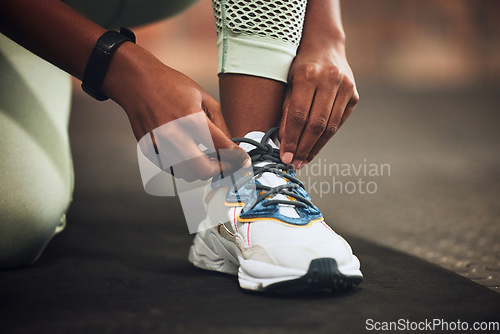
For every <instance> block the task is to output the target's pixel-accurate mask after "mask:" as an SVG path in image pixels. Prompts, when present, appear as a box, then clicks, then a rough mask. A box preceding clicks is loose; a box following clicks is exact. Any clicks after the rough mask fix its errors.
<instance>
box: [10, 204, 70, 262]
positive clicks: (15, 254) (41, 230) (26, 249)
mask: <svg viewBox="0 0 500 334" xmlns="http://www.w3.org/2000/svg"><path fill="white" fill-rule="evenodd" d="M8 209H9V208H8ZM10 209H11V208H10ZM0 210H1V211H0V212H1V213H2V214H1V215H0V216H1V221H0V269H10V268H20V267H24V266H28V265H30V264H33V263H34V262H35V261H36V260H37V259H38V258H39V257H40V255H41V254H42V252H43V250H44V249H45V247H46V246H47V244H48V243H49V241H50V240H51V239H52V237H53V236H54V235H55V234H57V233H58V232H60V231H61V230H62V229H64V226H65V224H66V220H65V214H64V212H63V211H62V210H57V211H54V212H47V210H44V211H45V212H39V211H38V210H36V208H31V209H26V210H24V212H23V213H22V214H20V213H19V212H17V213H16V212H12V211H15V210H5V208H0ZM13 213H15V214H13Z"/></svg>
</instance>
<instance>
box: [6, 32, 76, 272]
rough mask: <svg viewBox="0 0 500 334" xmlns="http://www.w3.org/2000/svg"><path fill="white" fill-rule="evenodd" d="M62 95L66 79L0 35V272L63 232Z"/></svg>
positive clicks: (66, 151) (66, 157)
mask: <svg viewBox="0 0 500 334" xmlns="http://www.w3.org/2000/svg"><path fill="white" fill-rule="evenodd" d="M70 92H71V84H70V80H69V76H68V75H67V74H66V73H64V72H62V71H61V70H59V69H57V68H56V67H54V66H52V65H51V64H49V63H47V62H46V61H44V60H42V59H40V58H38V57H37V56H35V55H33V54H32V53H29V52H27V51H26V50H25V49H23V48H22V47H20V46H19V45H17V44H16V43H14V42H12V41H11V40H9V39H8V38H7V37H5V36H3V35H0V157H1V158H0V189H1V197H0V268H1V267H14V266H21V265H25V264H29V263H31V262H33V261H34V260H35V259H36V258H37V257H38V256H39V254H40V253H41V251H42V250H43V248H44V247H45V245H46V244H47V243H48V242H49V240H50V239H51V238H52V236H53V235H54V234H55V233H57V232H59V231H60V230H62V229H63V227H64V223H65V219H64V217H65V216H64V214H65V212H66V209H67V207H68V205H69V203H70V201H71V194H72V190H73V174H72V173H73V169H72V162H71V155H70V148H69V140H68V131H67V127H68V119H69V107H70Z"/></svg>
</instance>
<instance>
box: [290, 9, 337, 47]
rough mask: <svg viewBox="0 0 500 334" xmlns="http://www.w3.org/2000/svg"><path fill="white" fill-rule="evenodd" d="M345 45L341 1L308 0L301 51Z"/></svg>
mask: <svg viewBox="0 0 500 334" xmlns="http://www.w3.org/2000/svg"><path fill="white" fill-rule="evenodd" d="M344 43H345V32H344V28H343V26H342V18H341V15H340V2H339V0H308V2H307V10H306V17H305V21H304V28H303V31H302V39H301V42H300V47H299V50H300V49H301V48H309V47H312V46H316V45H321V46H322V47H344Z"/></svg>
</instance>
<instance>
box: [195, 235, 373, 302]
mask: <svg viewBox="0 0 500 334" xmlns="http://www.w3.org/2000/svg"><path fill="white" fill-rule="evenodd" d="M206 239H207V241H208V242H205V240H204V239H203V238H201V237H200V236H198V235H197V236H196V237H195V239H194V242H193V245H192V246H191V249H190V251H189V261H190V262H191V263H192V264H193V265H194V266H196V267H198V268H201V269H205V270H211V271H217V272H222V273H226V274H231V275H238V281H239V284H240V287H241V288H243V289H245V290H251V291H258V292H265V293H272V294H301V293H315V292H333V291H347V290H350V289H351V288H353V287H354V286H356V285H358V284H360V283H361V282H362V281H363V276H362V274H361V272H360V271H359V269H354V270H352V269H351V270H350V273H353V274H352V275H346V274H344V273H342V272H341V271H340V270H339V268H338V265H337V262H336V261H335V259H333V258H318V259H313V260H312V261H311V263H310V265H309V268H308V270H307V271H303V270H298V269H294V268H286V267H281V266H277V265H272V264H268V263H264V262H260V261H254V260H244V259H243V258H242V257H241V256H240V255H238V252H237V250H236V248H237V247H236V246H235V245H234V244H228V243H227V242H224V243H226V245H224V244H223V242H222V241H221V239H219V238H218V236H217V235H216V234H215V233H209V235H208V238H206ZM232 246H234V247H233V249H232V251H231V248H232Z"/></svg>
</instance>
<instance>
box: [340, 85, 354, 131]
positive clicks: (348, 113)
mask: <svg viewBox="0 0 500 334" xmlns="http://www.w3.org/2000/svg"><path fill="white" fill-rule="evenodd" d="M358 102H359V94H358V91H357V90H355V91H354V94H353V95H352V97H351V99H350V100H349V103H348V104H347V107H346V108H345V111H344V115H342V120H341V121H340V124H339V128H340V127H341V126H342V125H343V124H344V123H345V121H346V120H347V119H348V118H349V116H351V114H352V113H353V111H354V109H355V108H356V105H357V104H358Z"/></svg>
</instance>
